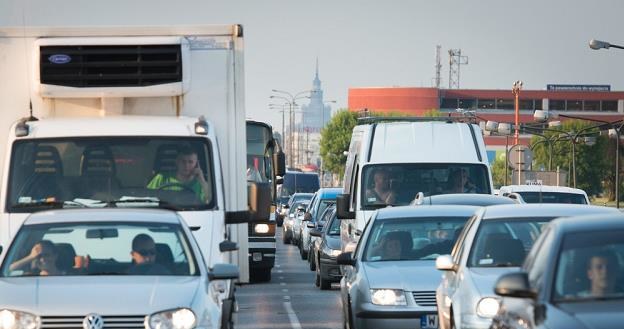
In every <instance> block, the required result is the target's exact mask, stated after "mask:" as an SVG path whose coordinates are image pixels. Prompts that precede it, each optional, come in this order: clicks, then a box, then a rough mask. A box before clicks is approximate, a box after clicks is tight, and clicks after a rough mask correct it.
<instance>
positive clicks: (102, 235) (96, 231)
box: [87, 228, 119, 239]
mask: <svg viewBox="0 0 624 329" xmlns="http://www.w3.org/2000/svg"><path fill="white" fill-rule="evenodd" d="M118 236H119V232H118V231H117V229H116V228H92V229H88V230H87V239H110V238H116V237H118Z"/></svg>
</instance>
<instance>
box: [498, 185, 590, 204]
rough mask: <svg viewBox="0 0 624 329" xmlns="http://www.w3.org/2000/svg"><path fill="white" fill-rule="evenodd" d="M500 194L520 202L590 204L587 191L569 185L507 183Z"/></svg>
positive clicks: (500, 190)
mask: <svg viewBox="0 0 624 329" xmlns="http://www.w3.org/2000/svg"><path fill="white" fill-rule="evenodd" d="M499 195H501V196H506V197H509V198H512V199H514V200H516V202H518V203H574V204H590V203H589V198H588V197H587V193H585V191H583V190H581V189H578V188H572V187H567V186H550V185H507V186H501V188H500V189H499Z"/></svg>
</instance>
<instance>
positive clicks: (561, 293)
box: [553, 230, 624, 302]
mask: <svg viewBox="0 0 624 329" xmlns="http://www.w3.org/2000/svg"><path fill="white" fill-rule="evenodd" d="M556 268H557V272H556V275H555V277H554V280H555V282H554V285H553V286H554V300H555V301H557V302H576V301H590V300H605V299H624V230H615V231H586V232H578V233H571V234H568V235H566V236H565V237H564V239H563V244H562V248H561V252H560V253H559V259H558V261H557V267H556Z"/></svg>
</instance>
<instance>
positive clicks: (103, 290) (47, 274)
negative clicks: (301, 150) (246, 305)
mask: <svg viewBox="0 0 624 329" xmlns="http://www.w3.org/2000/svg"><path fill="white" fill-rule="evenodd" d="M0 261H1V262H2V265H1V268H0V327H2V328H29V329H30V328H32V329H35V328H41V329H46V328H87V329H98V328H113V327H118V328H189V329H190V328H220V327H221V326H222V310H221V303H222V300H221V297H220V296H222V293H223V290H224V289H225V281H222V280H226V279H234V278H237V277H238V269H237V268H236V267H235V266H234V265H230V264H219V265H216V266H214V268H213V269H212V270H210V271H209V270H207V268H206V264H205V263H204V260H203V259H202V257H201V254H200V251H199V246H198V245H197V243H196V242H195V240H194V239H193V235H192V234H191V232H190V230H189V229H188V227H187V226H186V225H185V224H184V223H183V221H182V220H181V219H180V218H179V217H178V215H177V214H176V213H174V212H169V211H164V210H145V209H144V210H136V209H134V210H130V209H97V210H62V211H46V212H41V213H36V214H33V215H31V216H30V217H29V218H28V219H27V220H26V221H25V222H24V224H23V226H22V227H21V229H20V230H19V232H18V233H17V235H16V236H15V238H14V240H13V242H12V244H11V246H10V248H8V250H6V249H5V250H4V252H2V254H1V255H0ZM225 322H227V321H225ZM227 325H228V323H225V326H226V327H227Z"/></svg>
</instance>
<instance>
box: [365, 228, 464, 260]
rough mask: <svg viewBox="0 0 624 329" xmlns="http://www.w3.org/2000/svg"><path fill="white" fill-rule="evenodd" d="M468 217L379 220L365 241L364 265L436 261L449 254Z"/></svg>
mask: <svg viewBox="0 0 624 329" xmlns="http://www.w3.org/2000/svg"><path fill="white" fill-rule="evenodd" d="M468 218H469V217H433V218H395V219H394V218H393V219H382V220H377V221H376V222H375V223H374V225H373V227H372V229H371V232H370V234H369V235H368V238H367V241H366V249H365V251H364V258H363V260H364V261H371V262H375V261H389V260H391V261H396V260H401V261H402V260H435V259H436V258H437V257H438V256H439V255H444V254H449V253H450V252H451V249H452V248H453V245H454V244H455V241H456V240H457V237H458V235H459V232H461V229H462V228H463V227H464V224H465V223H466V221H467V220H468Z"/></svg>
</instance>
